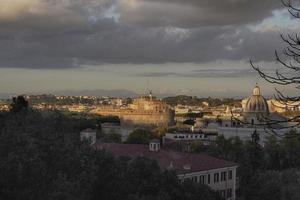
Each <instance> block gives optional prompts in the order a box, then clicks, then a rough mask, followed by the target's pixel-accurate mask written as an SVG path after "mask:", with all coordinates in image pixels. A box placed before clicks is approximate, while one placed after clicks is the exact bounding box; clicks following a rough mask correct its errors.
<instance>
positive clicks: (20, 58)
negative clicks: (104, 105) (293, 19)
mask: <svg viewBox="0 0 300 200" xmlns="http://www.w3.org/2000/svg"><path fill="white" fill-rule="evenodd" d="M3 1H4V3H5V2H6V3H7V5H10V6H11V7H9V8H10V10H5V11H3V10H1V9H0V67H16V68H50V69H51V68H72V67H79V66H83V65H98V64H104V63H121V64H122V63H133V64H143V63H168V62H179V63H184V62H195V63H201V62H208V61H213V60H218V59H231V60H240V59H248V58H249V57H252V58H255V59H256V60H257V61H262V60H264V61H269V60H272V59H273V52H274V49H275V48H279V47H280V46H281V44H280V39H279V35H278V34H277V33H273V32H253V31H251V30H250V29H249V28H247V27H246V25H247V24H248V23H256V22H258V21H260V20H262V19H264V17H266V16H270V15H271V14H270V13H271V11H272V10H273V9H276V8H278V7H279V4H278V1H277V0H272V1H271V0H264V1H258V0H252V1H250V0H249V1H247V0H216V1H210V0H201V1H200V0H195V1H192V0H186V1H179V0H172V1H167V0H160V1H159V0H151V1H142V0H85V1H83V0H44V1H42V0H32V1H26V0H3ZM28 2H31V3H28ZM183 2H184V3H183ZM14 4H15V5H14ZM13 5H14V6H13ZM157 7H161V9H158V11H155V9H156V8H157ZM146 8H147V9H146ZM186 9H188V10H186ZM189 9H192V10H191V12H187V11H189ZM163 10H164V11H165V12H164V13H162V11H163ZM192 11H193V12H192ZM151 13H152V14H151ZM149 24H150V26H148V25H149ZM233 24H234V25H233ZM180 27H185V28H180ZM257 44H260V45H257Z"/></svg>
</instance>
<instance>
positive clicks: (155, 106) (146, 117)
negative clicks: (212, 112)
mask: <svg viewBox="0 0 300 200" xmlns="http://www.w3.org/2000/svg"><path fill="white" fill-rule="evenodd" d="M91 112H92V113H96V114H100V115H103V116H118V117H119V118H120V121H121V125H122V126H169V125H174V115H175V113H174V110H172V109H171V108H170V107H169V106H168V105H167V104H166V103H165V102H163V101H161V100H159V99H157V98H155V97H153V96H152V95H151V94H150V95H149V96H141V97H138V98H135V99H134V100H133V103H132V104H130V105H129V106H128V107H127V108H120V107H99V108H97V109H95V110H92V111H91Z"/></svg>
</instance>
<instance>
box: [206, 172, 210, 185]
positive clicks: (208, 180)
mask: <svg viewBox="0 0 300 200" xmlns="http://www.w3.org/2000/svg"><path fill="white" fill-rule="evenodd" d="M207 184H210V174H208V175H207Z"/></svg>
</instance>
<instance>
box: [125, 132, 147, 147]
mask: <svg viewBox="0 0 300 200" xmlns="http://www.w3.org/2000/svg"><path fill="white" fill-rule="evenodd" d="M151 138H152V133H151V132H150V131H148V130H145V129H136V130H134V131H133V132H131V133H130V134H129V136H128V138H127V140H126V142H127V143H129V144H148V143H149V141H150V139H151Z"/></svg>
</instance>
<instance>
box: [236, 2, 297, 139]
mask: <svg viewBox="0 0 300 200" xmlns="http://www.w3.org/2000/svg"><path fill="white" fill-rule="evenodd" d="M299 3H300V1H299V2H298V5H300V4H299ZM282 4H283V5H284V6H285V7H286V8H287V9H288V11H289V13H290V14H291V15H292V16H293V17H294V18H297V19H300V6H299V7H297V4H295V3H293V2H292V1H291V0H282ZM281 39H282V40H283V42H284V43H285V44H286V46H285V47H284V49H283V51H282V52H281V53H278V51H277V50H276V51H275V59H276V61H277V63H278V64H279V65H280V68H279V69H276V70H275V71H274V72H273V73H268V72H266V71H265V70H263V68H262V67H261V66H257V65H256V64H254V63H253V62H252V60H250V64H251V66H252V68H253V69H254V70H255V71H257V72H258V74H259V75H260V76H261V77H262V78H263V79H264V80H266V81H267V82H269V83H272V84H275V85H281V86H282V87H295V88H296V89H298V90H299V92H300V36H299V34H298V33H292V34H287V35H283V34H282V35H281ZM275 90H276V93H275V95H274V98H275V99H276V100H277V101H279V102H280V103H281V104H283V105H285V106H286V107H290V108H293V106H295V107H296V106H297V107H299V105H298V104H297V102H299V101H300V96H299V95H298V94H297V95H296V96H288V95H287V94H284V92H282V91H280V90H279V89H275ZM289 122H293V125H289V126H286V125H283V124H287V123H289ZM242 123H245V122H242ZM259 125H260V126H263V127H264V128H265V130H266V131H267V132H269V133H271V134H275V135H277V136H279V137H282V136H281V135H279V134H278V132H277V130H279V129H286V128H295V127H299V125H300V115H296V116H293V117H290V118H289V119H287V120H274V119H271V118H269V117H268V116H264V117H263V119H262V122H261V123H260V124H259ZM296 135H297V136H298V134H296ZM289 137H294V136H293V135H289Z"/></svg>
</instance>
